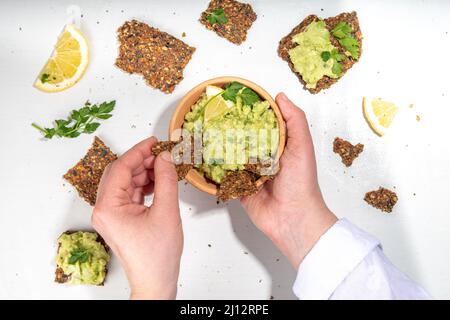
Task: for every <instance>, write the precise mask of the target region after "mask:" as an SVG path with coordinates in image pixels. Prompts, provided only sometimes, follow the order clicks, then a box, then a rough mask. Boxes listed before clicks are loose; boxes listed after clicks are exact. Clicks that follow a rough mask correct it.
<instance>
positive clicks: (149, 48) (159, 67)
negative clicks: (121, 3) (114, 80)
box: [116, 20, 195, 93]
mask: <svg viewBox="0 0 450 320" xmlns="http://www.w3.org/2000/svg"><path fill="white" fill-rule="evenodd" d="M118 38H119V42H120V47H119V56H118V57H117V60H116V66H117V67H119V68H120V69H122V70H124V71H125V72H128V73H138V74H141V75H142V76H143V77H144V78H145V80H146V81H147V83H148V84H149V85H150V86H152V87H153V88H155V89H159V90H161V91H162V92H164V93H172V92H173V90H174V89H175V87H176V85H177V84H178V83H180V82H181V80H183V70H184V68H185V67H186V65H187V64H188V62H189V61H190V60H191V58H192V55H193V53H194V51H195V48H194V47H191V46H189V45H187V44H186V43H184V42H183V41H181V40H179V39H177V38H175V37H174V36H172V35H170V34H168V33H166V32H162V31H160V30H159V29H156V28H153V27H150V26H149V25H147V24H145V23H143V22H139V21H136V20H132V21H127V22H125V23H124V24H123V25H122V26H121V27H120V28H119V30H118Z"/></svg>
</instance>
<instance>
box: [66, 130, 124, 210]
mask: <svg viewBox="0 0 450 320" xmlns="http://www.w3.org/2000/svg"><path fill="white" fill-rule="evenodd" d="M116 159H117V155H115V154H114V153H113V152H112V151H111V150H110V149H109V148H108V147H107V146H106V145H105V143H104V142H103V141H102V140H100V138H98V137H95V138H94V142H93V144H92V146H91V148H90V149H89V150H88V151H87V154H86V155H85V156H84V158H83V159H81V160H80V161H79V162H78V163H77V164H76V165H75V166H74V167H73V168H72V169H70V170H69V171H67V173H66V174H65V175H64V179H66V180H67V181H68V182H69V183H70V184H71V185H73V186H74V187H75V189H76V190H77V191H78V194H79V195H80V197H82V198H83V199H84V200H85V201H86V202H87V203H89V204H90V205H91V206H93V205H95V201H96V199H97V189H98V185H99V183H100V179H101V177H102V175H103V171H104V170H105V168H106V166H107V165H108V164H110V163H111V162H113V161H114V160H116Z"/></svg>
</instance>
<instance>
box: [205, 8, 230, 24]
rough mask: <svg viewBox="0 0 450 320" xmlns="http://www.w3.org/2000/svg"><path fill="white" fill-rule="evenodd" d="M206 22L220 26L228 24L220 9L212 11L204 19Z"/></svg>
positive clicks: (223, 12)
mask: <svg viewBox="0 0 450 320" xmlns="http://www.w3.org/2000/svg"><path fill="white" fill-rule="evenodd" d="M206 19H207V20H208V22H209V23H210V24H211V25H213V24H215V23H218V24H220V25H223V24H225V23H227V22H228V19H227V17H226V16H225V11H223V9H222V8H217V9H214V10H213V11H212V12H211V13H210V14H209V16H208V17H206Z"/></svg>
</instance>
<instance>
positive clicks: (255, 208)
mask: <svg viewBox="0 0 450 320" xmlns="http://www.w3.org/2000/svg"><path fill="white" fill-rule="evenodd" d="M276 102H277V104H278V106H279V107H280V109H281V112H282V114H283V118H284V120H285V122H286V127H287V144H286V148H285V150H284V153H283V155H282V156H281V159H280V167H281V169H280V172H279V173H278V175H277V176H276V177H275V179H274V180H273V181H268V182H266V183H265V184H264V186H263V188H262V189H261V190H260V191H259V192H258V193H257V194H256V195H253V196H250V197H243V198H242V199H241V202H242V205H243V207H244V208H245V210H246V211H247V213H248V215H249V216H250V219H251V220H252V221H253V223H254V224H255V225H256V226H257V227H258V228H259V229H260V230H261V231H262V232H263V233H264V234H266V235H267V236H268V237H269V238H270V239H271V240H272V241H273V242H274V244H275V245H276V246H277V247H278V248H279V249H280V250H281V251H282V252H283V254H284V255H285V256H286V257H287V258H288V259H289V261H290V262H291V263H292V265H293V266H294V268H296V269H297V268H298V266H299V265H300V263H301V261H302V260H303V259H304V257H305V256H306V255H307V253H308V252H309V251H310V250H311V249H312V247H313V246H314V244H315V243H316V242H317V241H318V240H319V238H320V236H321V235H322V234H324V233H325V231H326V230H328V229H329V228H330V227H331V226H332V225H333V224H334V223H335V222H336V220H337V218H336V216H335V215H334V214H333V213H332V212H331V211H330V210H329V209H328V208H327V206H326V204H325V202H324V200H323V198H322V194H321V191H320V188H319V184H318V181H317V171H316V161H315V157H314V146H313V142H312V139H311V135H310V132H309V127H308V122H307V120H306V117H305V113H304V112H303V111H302V110H301V109H300V108H298V107H297V106H295V105H294V104H293V103H292V102H291V101H290V100H289V99H288V98H287V97H286V95H285V94H284V93H280V94H278V95H277V97H276Z"/></svg>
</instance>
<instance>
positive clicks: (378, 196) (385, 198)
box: [364, 187, 398, 213]
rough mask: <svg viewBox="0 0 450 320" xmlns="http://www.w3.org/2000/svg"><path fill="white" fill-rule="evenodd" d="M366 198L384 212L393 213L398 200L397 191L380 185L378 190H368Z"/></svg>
mask: <svg viewBox="0 0 450 320" xmlns="http://www.w3.org/2000/svg"><path fill="white" fill-rule="evenodd" d="M394 189H395V187H394ZM364 200H365V201H366V202H367V203H368V204H370V205H371V206H373V207H375V208H377V209H380V210H381V211H383V212H388V213H391V212H392V209H393V208H394V206H395V204H396V203H397V201H398V197H397V194H396V193H395V192H393V191H390V190H388V189H385V188H382V187H380V188H379V189H378V190H377V191H371V192H367V193H366V196H365V197H364Z"/></svg>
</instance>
